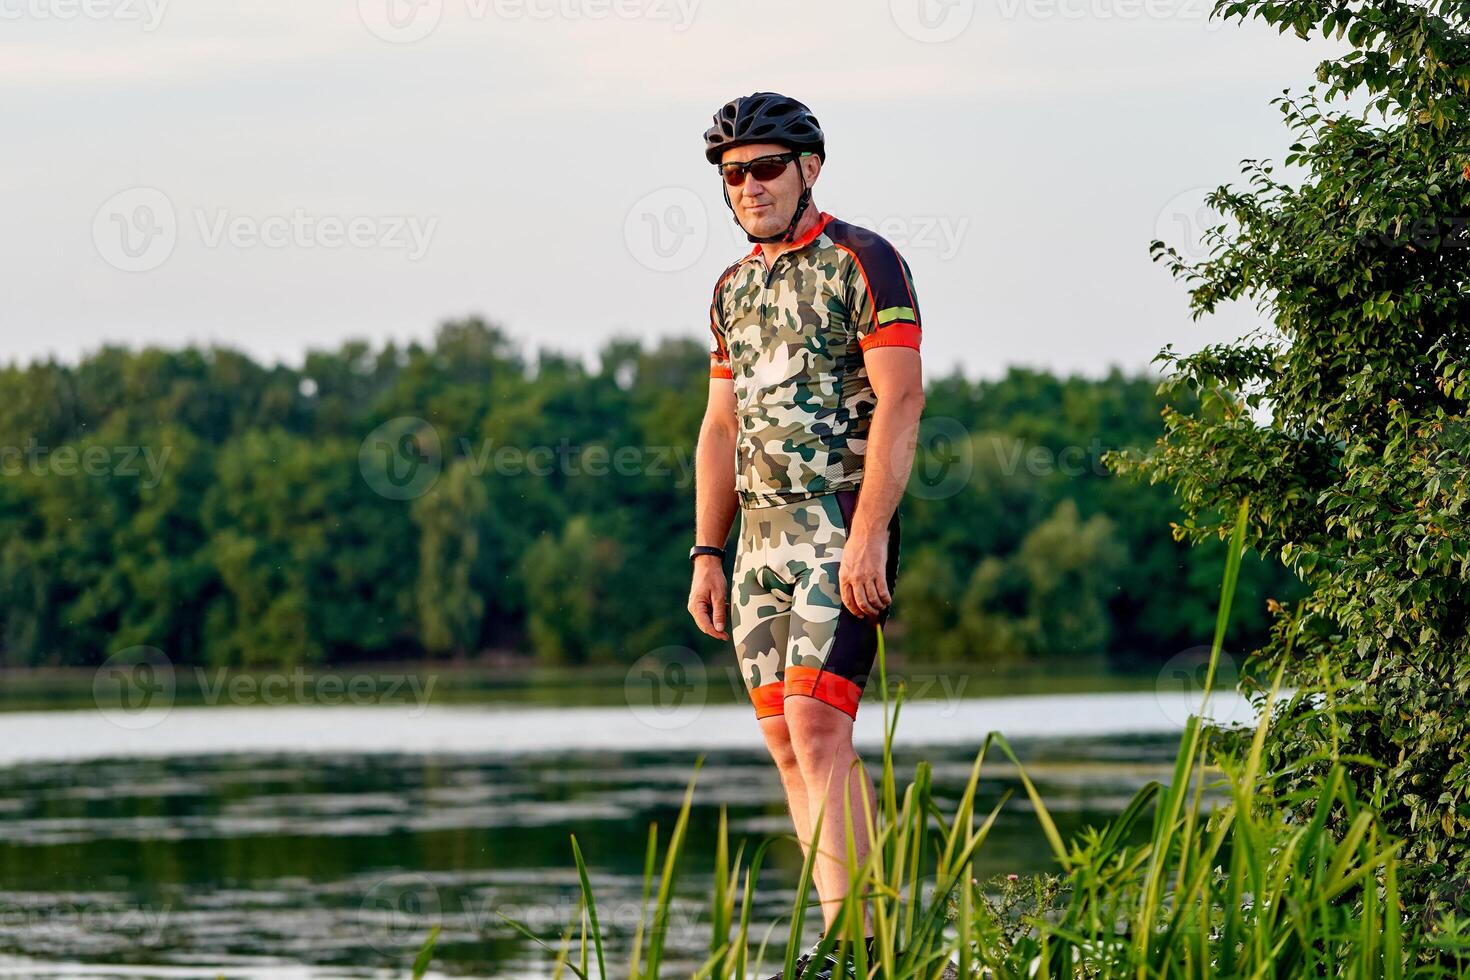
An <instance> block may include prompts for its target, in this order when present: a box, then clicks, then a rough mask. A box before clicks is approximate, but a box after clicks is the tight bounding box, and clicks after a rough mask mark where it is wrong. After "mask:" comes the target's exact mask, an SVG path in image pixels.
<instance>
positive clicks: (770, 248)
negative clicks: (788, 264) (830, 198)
mask: <svg viewBox="0 0 1470 980" xmlns="http://www.w3.org/2000/svg"><path fill="white" fill-rule="evenodd" d="M821 220H822V211H821V209H820V208H818V207H817V202H816V201H815V200H811V201H808V202H807V204H806V211H805V212H804V213H803V214H802V216H801V220H800V221H798V222H797V223H796V232H795V234H793V235H792V236H791V237H792V238H793V239H796V238H800V237H801V236H802V235H805V234H806V233H807V232H809V231H811V230H812V229H813V228H815V227H816V226H817V222H818V221H821ZM790 247H791V243H790V242H761V256H762V257H763V258H764V259H765V260H766V265H770V264H771V263H772V262H774V261H776V256H778V255H780V254H781V253H782V252H784V251H786V250H787V249H788V248H790Z"/></svg>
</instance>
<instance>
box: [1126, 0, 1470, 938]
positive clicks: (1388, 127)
mask: <svg viewBox="0 0 1470 980" xmlns="http://www.w3.org/2000/svg"><path fill="white" fill-rule="evenodd" d="M1217 11H1218V12H1219V13H1222V14H1224V15H1225V16H1227V17H1229V16H1239V17H1240V18H1241V19H1242V20H1244V19H1245V18H1246V17H1254V18H1257V19H1261V20H1264V21H1265V22H1267V23H1269V24H1273V25H1275V26H1277V27H1278V28H1279V29H1280V30H1281V31H1282V32H1285V31H1287V30H1292V31H1294V32H1295V33H1296V34H1298V35H1299V36H1301V37H1307V36H1308V35H1309V34H1311V33H1313V32H1321V33H1323V34H1325V35H1329V36H1332V37H1335V38H1337V39H1339V40H1345V41H1346V47H1347V50H1346V52H1345V53H1344V54H1343V55H1342V56H1340V57H1337V58H1333V59H1330V60H1327V61H1324V62H1322V63H1321V65H1320V66H1319V68H1318V72H1317V80H1318V85H1312V86H1310V87H1309V88H1308V89H1307V90H1306V93H1305V94H1303V95H1300V96H1296V97H1293V96H1291V95H1290V94H1288V95H1286V96H1284V97H1282V98H1280V99H1278V100H1276V102H1277V104H1278V105H1279V107H1280V109H1281V112H1282V114H1283V117H1284V119H1285V121H1286V123H1287V125H1288V127H1289V128H1290V130H1291V132H1292V135H1293V138H1294V140H1295V142H1294V143H1293V144H1292V146H1291V148H1290V151H1289V152H1288V153H1287V155H1286V157H1285V163H1286V164H1287V165H1293V164H1295V165H1298V166H1299V167H1300V168H1301V172H1302V174H1303V176H1302V177H1301V179H1300V180H1299V181H1298V182H1296V183H1293V184H1288V183H1286V182H1284V181H1283V180H1281V179H1279V178H1278V177H1276V176H1275V172H1274V167H1273V166H1272V165H1271V164H1270V163H1269V162H1266V161H1255V160H1248V161H1245V163H1244V164H1243V172H1244V173H1246V174H1247V175H1248V180H1249V186H1248V187H1246V188H1244V189H1237V188H1231V187H1221V188H1219V189H1218V190H1217V191H1215V192H1214V193H1213V194H1212V195H1211V196H1210V198H1209V202H1210V204H1211V206H1213V207H1215V208H1216V209H1217V210H1219V211H1220V213H1221V214H1222V215H1223V216H1224V219H1225V220H1222V221H1221V222H1220V224H1219V225H1218V226H1217V227H1215V228H1212V229H1211V230H1210V231H1209V232H1208V233H1207V236H1206V242H1207V244H1208V246H1209V254H1208V257H1207V258H1205V259H1204V260H1202V261H1199V262H1193V263H1191V262H1187V261H1185V260H1184V259H1182V258H1181V257H1180V256H1179V254H1178V252H1177V251H1176V250H1175V249H1173V248H1170V247H1168V246H1165V245H1164V244H1163V243H1159V242H1156V243H1154V246H1153V249H1154V254H1155V257H1156V258H1157V259H1159V260H1162V261H1166V262H1167V263H1168V265H1169V266H1170V268H1171V269H1172V270H1173V271H1174V273H1175V274H1176V276H1177V277H1179V278H1180V279H1181V280H1183V281H1185V282H1186V283H1188V284H1189V287H1190V302H1191V308H1192V311H1193V314H1194V316H1195V317H1199V316H1201V315H1205V314H1208V313H1211V312H1213V311H1214V310H1215V309H1217V308H1218V307H1219V306H1220V304H1222V303H1225V302H1227V301H1231V300H1235V299H1241V298H1250V299H1253V300H1255V301H1256V302H1257V304H1258V305H1259V306H1260V307H1261V308H1262V309H1263V310H1264V311H1265V312H1266V313H1267V314H1268V315H1269V318H1270V321H1271V326H1270V327H1269V328H1267V329H1263V330H1261V331H1259V332H1257V333H1256V334H1253V335H1251V336H1248V337H1246V338H1243V339H1242V340H1241V341H1239V342H1237V343H1233V344H1221V345H1211V346H1209V347H1206V348H1205V349H1203V350H1201V351H1200V352H1198V353H1196V354H1193V355H1190V356H1179V355H1177V354H1175V353H1174V352H1173V351H1172V350H1171V349H1167V348H1166V349H1165V351H1164V352H1163V353H1162V354H1161V355H1160V358H1161V359H1162V360H1164V361H1165V362H1166V363H1167V364H1168V365H1169V366H1170V371H1171V373H1170V376H1169V378H1168V379H1167V381H1166V383H1165V386H1164V391H1165V393H1166V394H1169V395H1170V396H1171V397H1172V398H1173V399H1174V400H1176V403H1177V402H1178V399H1179V398H1180V396H1182V395H1186V394H1187V395H1189V396H1190V397H1191V398H1193V399H1198V405H1197V407H1195V408H1192V409H1189V410H1177V409H1176V410H1171V411H1169V412H1168V413H1167V414H1166V416H1165V425H1166V431H1165V434H1164V436H1163V438H1162V439H1161V440H1160V441H1159V442H1158V444H1157V446H1156V447H1155V448H1154V449H1153V450H1152V451H1151V452H1149V453H1147V454H1139V453H1132V454H1120V455H1119V456H1117V457H1115V458H1113V459H1112V462H1113V463H1114V464H1115V465H1116V466H1117V467H1118V469H1119V470H1120V471H1122V472H1130V473H1135V474H1138V475H1146V476H1148V478H1149V479H1150V480H1151V481H1158V480H1162V481H1167V482H1168V483H1170V484H1172V485H1173V486H1174V487H1175V488H1176V489H1177V491H1178V493H1179V495H1180V497H1181V499H1182V501H1183V504H1184V506H1185V508H1186V511H1187V514H1188V519H1187V520H1185V521H1184V522H1182V523H1181V524H1180V525H1179V526H1178V529H1177V533H1178V535H1179V536H1180V537H1181V539H1185V540H1190V541H1202V540H1205V539H1208V538H1211V537H1223V535H1224V533H1225V531H1226V526H1227V522H1228V521H1230V520H1231V518H1232V515H1233V514H1234V512H1235V507H1236V504H1237V502H1238V501H1239V500H1240V499H1241V498H1246V497H1248V498H1249V499H1250V513H1251V525H1250V528H1249V532H1250V533H1249V537H1248V540H1249V543H1250V544H1251V546H1252V547H1254V548H1255V549H1256V550H1257V551H1258V552H1260V553H1261V554H1263V555H1270V556H1273V557H1279V558H1280V559H1281V560H1282V561H1284V562H1285V563H1286V564H1287V565H1288V566H1289V567H1290V568H1291V569H1292V570H1293V571H1294V572H1295V573H1296V574H1297V575H1299V576H1300V577H1301V578H1302V580H1303V581H1304V583H1305V587H1306V594H1305V595H1304V596H1303V597H1302V598H1300V599H1299V600H1296V601H1292V602H1286V603H1282V604H1280V606H1279V610H1280V612H1279V615H1278V616H1277V619H1276V622H1275V624H1274V626H1273V629H1272V632H1271V635H1270V637H1269V640H1268V642H1267V643H1266V644H1265V645H1264V646H1262V647H1261V648H1260V649H1259V650H1258V651H1256V653H1255V655H1254V656H1253V657H1252V658H1251V659H1250V660H1249V661H1248V663H1247V668H1248V670H1249V671H1253V672H1256V673H1261V672H1268V673H1269V672H1271V671H1273V670H1274V669H1276V668H1278V667H1279V668H1282V669H1284V670H1285V673H1286V678H1287V682H1288V683H1289V684H1292V685H1295V686H1296V687H1297V694H1296V696H1295V697H1293V698H1292V699H1290V700H1289V701H1288V702H1287V703H1286V704H1284V705H1283V706H1282V707H1281V709H1280V712H1281V718H1280V720H1279V721H1278V723H1277V724H1276V725H1275V726H1274V727H1273V728H1272V729H1271V737H1270V741H1269V744H1268V755H1267V758H1268V762H1269V765H1270V770H1271V771H1270V773H1269V774H1268V776H1269V781H1268V785H1269V787H1270V788H1272V789H1274V790H1275V791H1276V792H1278V793H1280V794H1282V795H1283V797H1284V798H1285V799H1288V800H1297V801H1298V802H1299V805H1300V807H1301V810H1302V811H1303V813H1304V814H1305V813H1306V812H1309V811H1310V810H1311V809H1312V807H1313V801H1312V800H1310V799H1306V798H1303V797H1301V796H1298V795H1295V794H1297V793H1298V792H1299V791H1301V792H1305V790H1306V788H1307V787H1308V786H1310V785H1311V784H1312V781H1313V780H1314V779H1315V778H1316V777H1317V776H1319V775H1320V773H1321V770H1322V768H1323V766H1325V765H1326V764H1327V763H1326V762H1325V761H1324V760H1326V759H1330V758H1331V757H1333V756H1340V757H1341V758H1343V759H1344V760H1347V761H1348V762H1349V765H1350V768H1351V771H1352V774H1353V776H1354V778H1355V779H1356V781H1357V782H1358V785H1360V786H1362V787H1364V788H1365V789H1366V790H1367V792H1368V793H1369V795H1370V796H1371V799H1372V801H1373V803H1374V805H1375V806H1376V807H1377V808H1378V809H1379V810H1380V812H1381V813H1382V814H1383V815H1384V818H1385V820H1386V823H1387V826H1388V829H1389V831H1390V832H1391V833H1392V834H1394V835H1396V836H1401V837H1404V838H1406V840H1407V844H1406V849H1405V851H1404V853H1403V855H1402V858H1403V863H1402V865H1401V867H1403V868H1404V870H1405V872H1406V874H1407V875H1408V880H1407V881H1406V882H1405V894H1406V896H1407V897H1408V898H1409V899H1410V900H1411V901H1415V902H1419V903H1422V904H1423V905H1424V906H1425V907H1426V908H1428V909H1431V910H1432V909H1434V908H1436V907H1440V905H1441V903H1444V902H1447V901H1448V900H1449V899H1450V897H1451V896H1454V895H1463V894H1465V893H1466V891H1467V889H1470V760H1467V755H1470V753H1467V748H1470V716H1467V709H1466V695H1467V693H1470V588H1467V580H1470V576H1467V570H1470V525H1467V515H1470V507H1467V503H1470V501H1467V497H1470V467H1467V465H1466V457H1465V451H1464V443H1463V441H1459V440H1460V438H1461V437H1460V434H1461V433H1463V432H1464V431H1465V430H1464V427H1465V425H1466V418H1465V412H1466V403H1467V400H1470V359H1467V351H1470V289H1467V288H1466V287H1467V280H1470V249H1467V248H1466V247H1465V245H1466V244H1467V240H1466V237H1465V235H1464V227H1465V218H1464V216H1465V215H1467V214H1470V183H1467V176H1470V100H1467V94H1470V33H1467V28H1470V7H1467V5H1466V4H1465V3H1463V2H1449V0H1439V2H1428V3H1409V2H1404V0H1363V2H1358V3H1353V4H1344V3H1338V2H1325V0H1239V2H1236V0H1231V2H1224V3H1221V4H1220V5H1219V6H1218V7H1217ZM1350 94H1351V95H1355V96H1358V97H1361V98H1363V99H1364V100H1365V104H1366V108H1364V109H1363V110H1362V111H1361V112H1353V111H1349V109H1347V108H1345V107H1344V106H1343V105H1341V104H1338V103H1339V100H1340V99H1341V98H1342V97H1344V96H1346V95H1350ZM1232 225H1233V227H1232ZM1337 685H1340V686H1337Z"/></svg>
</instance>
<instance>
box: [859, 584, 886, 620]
mask: <svg viewBox="0 0 1470 980" xmlns="http://www.w3.org/2000/svg"><path fill="white" fill-rule="evenodd" d="M863 589H864V595H866V596H867V599H868V608H870V609H872V610H873V615H874V616H876V615H878V614H879V613H880V612H882V611H883V607H884V605H886V603H885V602H884V601H883V585H882V582H881V581H880V580H879V579H877V578H870V579H868V580H867V581H866V582H864V583H863Z"/></svg>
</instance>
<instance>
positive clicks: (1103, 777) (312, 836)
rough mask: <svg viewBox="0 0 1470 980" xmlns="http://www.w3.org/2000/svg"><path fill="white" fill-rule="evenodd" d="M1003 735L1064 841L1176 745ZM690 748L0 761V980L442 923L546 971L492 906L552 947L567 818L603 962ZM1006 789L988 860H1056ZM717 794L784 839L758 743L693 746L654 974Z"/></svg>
mask: <svg viewBox="0 0 1470 980" xmlns="http://www.w3.org/2000/svg"><path fill="white" fill-rule="evenodd" d="M563 721H565V718H563ZM0 725H3V721H0ZM179 748H180V749H182V748H183V747H182V746H180V747H179ZM1019 748H1020V749H1021V751H1022V752H1023V753H1024V755H1023V757H1024V758H1025V759H1026V760H1027V762H1028V771H1030V772H1031V773H1032V775H1033V778H1035V779H1036V781H1037V782H1038V783H1039V785H1040V786H1041V787H1042V790H1043V792H1044V793H1045V794H1046V797H1047V799H1048V801H1049V804H1050V805H1051V806H1052V807H1053V809H1054V812H1056V813H1057V815H1058V822H1059V824H1060V825H1061V827H1062V830H1063V832H1064V833H1065V832H1067V831H1068V830H1070V829H1074V828H1077V827H1080V826H1081V825H1082V824H1083V823H1085V822H1096V821H1098V820H1101V819H1104V818H1105V817H1106V816H1107V815H1108V814H1110V813H1111V812H1114V811H1115V810H1116V809H1117V808H1118V807H1120V806H1121V805H1122V804H1123V802H1125V801H1126V799H1127V798H1128V796H1129V795H1130V794H1131V793H1132V791H1133V790H1134V789H1136V788H1137V787H1138V786H1139V785H1141V784H1142V783H1143V782H1145V781H1146V780H1148V779H1153V778H1159V779H1162V778H1166V777H1167V774H1168V771H1169V769H1168V761H1169V759H1170V758H1171V757H1172V754H1173V748H1174V737H1173V736H1171V735H1134V736H1130V735H1114V736H1111V737H1108V738H1098V737H1086V738H1075V739H1032V740H1029V741H1027V740H1022V741H1021V743H1020V745H1019ZM974 750H975V745H974V744H965V745H951V746H933V747H926V748H921V747H919V746H917V745H914V744H905V745H904V746H903V747H901V748H900V750H899V751H898V753H897V764H898V766H899V770H900V772H901V773H902V774H911V773H912V771H913V766H914V764H915V763H916V762H917V761H919V760H920V759H921V758H922V759H927V760H929V761H930V762H932V763H933V765H934V770H935V783H936V786H937V787H938V789H939V791H940V793H941V795H943V796H946V797H947V798H950V799H953V798H954V797H957V796H958V793H959V791H960V789H961V787H962V785H963V783H964V781H965V780H966V779H967V778H968V776H969V771H970V765H971V763H972V762H973V753H974ZM698 754H699V750H697V749H694V748H685V749H683V750H670V749H667V748H657V749H640V750H600V751H588V750H582V751H575V752H541V753H536V754H532V755H517V754H508V753H504V752H493V753H470V752H464V751H456V752H444V753H433V752H422V751H416V752H411V753H409V752H402V753H387V752H376V753H373V754H362V753H354V752H347V751H339V752H316V753H310V754H301V753H273V754H259V753H248V754H247V753H238V752H237V753H226V754H211V755H189V754H170V755H163V756H160V757H157V758H146V757H145V758H130V759H121V760H118V759H92V760H89V761H77V762H45V761H36V762H30V763H16V764H13V765H11V766H9V767H8V768H0V801H3V804H0V805H3V817H0V881H3V883H4V890H3V891H0V949H3V950H5V951H6V952H8V953H10V954H12V955H14V956H16V957H22V958H23V959H20V960H14V961H0V974H3V973H7V972H11V973H17V974H23V975H41V974H43V973H44V972H45V971H46V970H47V969H48V967H46V966H45V964H47V963H50V964H53V966H52V967H50V968H49V969H54V970H55V971H56V972H55V973H53V974H51V975H66V976H73V975H88V976H113V975H116V976H124V975H127V976H132V977H154V976H156V977H165V976H208V977H214V976H216V975H217V974H218V973H223V974H224V975H226V976H231V977H244V976H260V977H272V978H277V980H279V978H284V977H295V976H313V977H326V976H344V975H350V976H372V975H380V974H381V971H385V970H386V971H391V975H395V976H406V975H407V965H408V963H409V962H411V960H412V956H413V951H414V949H416V947H417V945H418V944H419V942H420V941H421V940H422V938H423V936H424V935H425V934H426V933H427V932H428V930H429V928H430V927H431V926H432V925H434V924H442V925H443V927H444V932H443V936H442V939H441V941H440V944H439V952H438V956H437V958H436V968H437V969H438V970H439V971H440V972H441V973H443V974H446V975H474V976H483V977H502V978H528V977H544V976H548V975H549V973H548V972H547V969H546V967H547V963H548V962H549V960H548V957H547V956H546V954H545V953H544V952H543V951H541V950H540V949H538V948H537V947H536V946H534V945H533V944H531V943H529V942H528V941H526V940H525V939H524V938H523V937H521V936H520V935H519V934H518V933H517V932H516V931H515V930H513V929H512V928H511V927H510V926H509V925H508V924H507V923H506V922H505V921H504V920H503V919H502V918H501V915H502V914H503V915H508V916H510V917H512V918H516V919H518V920H522V921H526V922H527V923H528V924H530V925H531V926H532V927H533V928H534V929H535V931H536V932H537V933H538V935H541V936H542V937H543V938H545V939H546V940H547V941H549V942H553V943H554V942H555V939H556V938H557V937H558V936H559V935H560V934H561V933H562V931H563V930H564V929H565V928H566V927H567V926H568V924H569V923H571V922H572V921H574V919H575V914H576V908H577V894H578V888H577V881H576V876H575V870H574V867H573V863H572V859H571V850H570V846H569V843H568V834H569V833H576V835H577V838H578V841H579V843H580V845H581V847H582V850H583V853H584V854H585V855H586V856H587V859H588V861H589V863H590V865H591V868H592V874H593V881H594V885H595V886H596V888H597V893H598V899H599V905H600V909H601V912H602V919H603V922H604V925H605V927H606V928H607V930H608V933H609V934H610V936H611V937H612V949H611V951H610V956H611V957H613V959H614V961H616V960H617V958H618V957H619V956H620V955H621V953H622V951H623V949H624V948H625V943H626V942H627V940H628V938H629V937H630V935H631V933H632V930H633V928H634V925H635V924H636V920H637V915H638V907H639V900H640V890H641V884H642V883H641V873H642V867H643V860H644V849H645V845H646V841H647V833H648V825H649V823H650V822H653V821H656V822H657V823H658V824H659V827H660V828H661V831H662V834H663V835H664V836H667V833H668V830H669V828H671V827H672V825H673V822H674V818H675V816H676V813H677V810H678V808H679V806H680V804H681V802H682V799H683V795H684V792H685V788H686V786H687V783H688V781H689V778H690V775H691V773H692V770H693V764H694V760H695V758H696V756H697V755H698ZM870 764H871V759H870ZM986 771H987V773H988V776H987V778H986V779H985V780H984V782H983V785H982V793H981V799H980V801H979V806H981V807H982V808H984V809H989V807H990V806H992V805H993V804H994V802H995V801H996V800H998V799H999V797H1000V795H1001V794H1002V793H1003V792H1005V791H1006V790H1007V789H1011V790H1015V789H1016V788H1017V784H1016V781H1015V780H1014V778H1013V774H1012V772H1011V771H1010V770H1009V769H1008V768H1007V767H1004V766H1000V765H998V764H996V765H991V764H989V763H987V770H986ZM1023 804H1024V801H1023V800H1018V799H1015V798H1013V799H1012V800H1011V802H1010V803H1008V804H1007V807H1006V809H1005V811H1003V815H1002V817H1001V819H1000V821H999V823H998V824H997V826H996V828H995V832H994V834H993V835H992V838H991V840H990V841H989V843H988V844H987V845H986V847H985V849H984V851H983V852H982V854H981V856H980V859H981V865H982V869H983V870H984V871H986V872H990V871H995V872H1003V871H1024V870H1040V869H1043V868H1047V867H1049V861H1048V859H1047V857H1046V854H1047V852H1046V849H1045V845H1044V844H1043V843H1042V840H1041V837H1040V834H1039V833H1038V831H1037V829H1036V827H1035V823H1034V818H1033V816H1032V815H1031V814H1030V813H1029V812H1028V807H1027V806H1025V805H1023ZM722 805H723V806H726V807H728V809H729V815H730V821H731V826H732V829H733V831H734V833H735V834H736V835H737V837H738V836H739V835H749V836H752V837H760V836H762V835H766V834H771V833H786V832H789V823H788V818H787V816H786V812H785V808H784V804H783V802H782V798H781V788H780V783H779V781H778V779H777V778H776V774H775V771H774V769H773V768H772V767H771V765H770V763H769V761H768V759H767V758H766V757H765V755H764V754H763V752H762V751H760V750H758V749H738V750H717V751H713V752H708V753H706V762H705V764H704V767H703V769H702V771H701V773H700V777H699V783H698V788H697V791H696V795H695V809H694V814H693V819H692V820H691V823H690V828H689V843H688V851H687V852H686V853H687V854H688V855H690V857H691V859H690V860H688V861H686V862H685V865H684V868H683V871H682V878H681V881H680V887H679V889H678V896H677V897H678V903H677V904H676V906H675V908H674V909H673V910H672V921H673V928H672V929H671V932H670V936H669V947H670V949H671V951H672V953H673V956H672V958H671V960H672V961H671V962H670V963H669V969H670V971H671V972H670V974H669V975H671V976H672V975H674V973H675V972H677V971H679V970H681V969H683V968H684V967H689V968H692V967H693V966H694V965H695V963H697V962H698V961H700V960H702V958H703V953H704V950H705V948H706V946H707V943H708V932H707V924H706V922H705V909H706V905H707V902H708V893H709V888H710V882H711V874H710V872H711V869H710V867H709V866H708V865H709V861H710V857H711V855H712V854H713V849H714V835H715V832H716V827H717V820H718V813H719V808H720V806H722ZM799 860H800V855H799V851H798V850H797V849H796V847H795V845H794V844H789V845H779V846H777V847H776V848H774V849H773V852H772V853H770V854H769V855H768V859H767V863H766V865H765V870H764V871H763V873H762V878H761V888H760V891H759V902H758V904H757V907H756V909H755V912H756V921H757V922H760V923H762V924H763V925H764V924H771V925H775V926H776V927H777V932H776V937H777V938H778V939H779V937H780V936H782V935H784V930H785V928H786V926H785V923H784V921H778V920H780V917H781V915H782V913H784V912H785V911H786V909H788V908H789V905H790V902H791V900H792V897H793V895H794V885H795V875H796V873H797V871H798V869H799ZM775 941H776V940H773V942H775ZM777 952H779V950H777V949H774V948H773V951H772V955H775V954H776V953H777ZM79 962H88V963H107V964H113V965H112V966H109V967H106V968H100V967H99V968H84V967H81V966H78V965H77V964H78V963H79ZM302 964H306V965H307V967H306V968H303V967H302ZM109 971H110V972H109ZM685 972H686V975H687V971H685Z"/></svg>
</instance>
